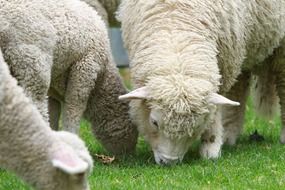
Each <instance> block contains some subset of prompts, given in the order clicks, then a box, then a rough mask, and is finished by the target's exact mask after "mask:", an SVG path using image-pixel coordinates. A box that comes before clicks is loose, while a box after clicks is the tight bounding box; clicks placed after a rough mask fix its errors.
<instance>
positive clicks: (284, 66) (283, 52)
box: [271, 42, 285, 144]
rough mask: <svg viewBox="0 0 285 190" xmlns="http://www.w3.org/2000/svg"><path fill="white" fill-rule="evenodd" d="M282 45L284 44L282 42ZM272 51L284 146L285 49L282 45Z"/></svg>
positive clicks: (281, 140)
mask: <svg viewBox="0 0 285 190" xmlns="http://www.w3.org/2000/svg"><path fill="white" fill-rule="evenodd" d="M283 44H285V43H284V42H283ZM283 44H282V46H281V47H280V48H278V49H276V50H275V51H274V54H273V58H272V64H273V66H272V68H273V72H274V73H271V74H273V75H276V90H277V93H278V96H279V101H280V102H279V103H280V108H281V121H282V128H281V134H280V142H281V143H282V144H285V58H284V57H285V48H284V45H283Z"/></svg>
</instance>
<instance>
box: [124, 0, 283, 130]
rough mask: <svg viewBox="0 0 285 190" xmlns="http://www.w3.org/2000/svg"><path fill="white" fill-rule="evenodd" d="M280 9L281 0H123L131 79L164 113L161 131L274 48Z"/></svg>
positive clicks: (200, 109) (200, 108) (202, 106)
mask: <svg viewBox="0 0 285 190" xmlns="http://www.w3.org/2000/svg"><path fill="white" fill-rule="evenodd" d="M284 8H285V2H284V1H283V0H277V1H271V0H259V1H243V0H236V1H227V0H191V1H189V0H149V1H140V0H123V1H122V5H121V7H120V11H119V17H120V20H121V22H122V31H123V38H124V42H125V45H126V48H127V49H128V52H129V56H130V60H131V71H132V80H133V83H134V86H135V88H138V87H142V86H146V87H148V90H149V96H150V100H148V101H147V104H148V105H149V106H150V107H158V108H160V109H163V110H166V111H165V112H166V113H168V114H166V115H165V120H166V121H168V123H167V124H166V127H165V129H164V131H165V133H167V134H169V133H175V131H176V133H178V132H179V131H180V127H179V125H177V123H183V122H184V121H190V122H191V120H193V119H190V118H192V117H194V116H193V114H192V113H195V114H198V115H200V114H203V113H205V111H207V110H208V108H207V103H206V102H205V101H206V99H207V96H208V95H209V94H211V93H213V92H220V93H222V94H224V93H226V92H227V91H229V89H230V88H231V87H232V86H233V84H234V83H235V81H236V78H237V77H238V75H239V74H240V73H241V71H242V69H245V70H251V69H252V68H253V66H255V65H256V64H259V63H261V62H262V61H263V60H264V59H265V58H266V57H268V56H269V55H270V54H271V53H272V52H273V49H274V48H276V47H277V46H278V45H279V42H280V40H281V39H282V38H283V37H284V31H285V17H284V13H285V12H284ZM135 110H136V109H133V111H135ZM185 113H188V114H185ZM194 120H195V117H194ZM146 122H147V121H146ZM169 122H171V123H169ZM175 123H176V124H175ZM191 126H193V125H190V126H188V127H187V125H184V127H182V128H183V130H184V131H185V133H187V131H192V130H189V129H188V128H189V127H191ZM174 128H175V129H174ZM178 128H179V129H178ZM189 135H190V134H189Z"/></svg>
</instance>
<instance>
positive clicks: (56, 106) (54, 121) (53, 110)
mask: <svg viewBox="0 0 285 190" xmlns="http://www.w3.org/2000/svg"><path fill="white" fill-rule="evenodd" d="M48 111H49V121H50V126H51V128H52V129H53V130H58V129H59V118H60V111H61V105H60V102H59V101H57V100H56V99H54V98H53V97H49V99H48Z"/></svg>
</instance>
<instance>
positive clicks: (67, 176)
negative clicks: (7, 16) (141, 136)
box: [0, 51, 93, 190]
mask: <svg viewBox="0 0 285 190" xmlns="http://www.w3.org/2000/svg"><path fill="white" fill-rule="evenodd" d="M0 139H1V140H0V166H1V168H5V169H7V170H10V171H12V172H15V173H16V174H17V175H18V176H20V177H21V178H22V179H24V180H25V181H27V182H28V183H29V184H30V185H32V186H33V187H35V188H36V189H39V190H87V189H89V187H88V182H87V177H88V176H87V175H88V173H89V172H91V169H92V164H93V163H92V158H91V156H90V155H89V153H88V150H87V148H86V147H85V145H84V143H83V142H82V141H81V140H80V139H79V138H78V137H77V136H76V135H74V134H71V133H68V132H54V131H52V130H51V129H50V128H49V127H48V125H47V124H46V123H45V122H44V120H43V118H42V116H41V115H40V113H39V112H38V110H37V109H36V107H35V106H34V105H33V104H32V103H31V101H30V100H29V99H28V98H27V97H26V96H25V95H24V92H23V90H22V88H21V87H19V86H17V81H16V80H15V79H14V78H12V76H11V75H10V73H9V70H8V67H7V65H6V63H5V62H4V60H3V57H2V53H1V51H0Z"/></svg>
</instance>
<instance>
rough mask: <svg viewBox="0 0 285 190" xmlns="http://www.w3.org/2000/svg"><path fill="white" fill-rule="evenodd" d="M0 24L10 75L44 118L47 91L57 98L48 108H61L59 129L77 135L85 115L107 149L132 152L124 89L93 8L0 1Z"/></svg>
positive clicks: (65, 0) (41, 0) (53, 1)
mask: <svg viewBox="0 0 285 190" xmlns="http://www.w3.org/2000/svg"><path fill="white" fill-rule="evenodd" d="M0 25H1V28H0V47H1V48H2V50H3V54H4V58H5V60H6V61H7V63H8V65H9V67H10V70H11V73H12V75H13V76H14V77H15V78H16V79H17V80H18V82H19V84H20V86H22V87H23V88H24V90H25V93H26V94H27V95H28V96H29V97H31V99H32V100H33V102H34V103H35V104H36V105H37V107H38V109H39V110H40V112H41V114H42V115H43V116H44V118H45V119H46V121H48V114H47V94H48V95H49V96H50V97H52V98H54V99H55V100H57V101H58V102H61V106H60V105H57V106H51V107H54V108H56V107H57V109H61V108H62V121H63V129H65V130H68V131H72V132H75V133H78V131H79V126H80V119H81V117H82V116H84V117H85V118H86V119H88V120H89V121H90V122H91V124H92V128H93V130H94V132H95V135H96V137H97V138H98V139H99V140H100V141H101V142H102V144H103V145H104V146H105V147H106V148H107V149H108V150H109V151H111V152H112V153H124V152H132V151H134V148H135V144H136V138H137V132H136V129H135V127H134V125H133V124H132V122H131V120H130V118H129V116H128V110H129V109H128V104H127V102H125V101H119V100H118V96H119V95H121V94H124V93H126V89H125V87H124V85H123V83H122V80H121V78H120V76H119V73H118V70H117V69H116V67H115V64H114V62H113V58H112V55H111V49H110V44H109V39H108V33H107V28H106V25H105V23H104V22H103V20H102V19H101V17H100V16H98V14H97V12H96V11H95V10H94V9H92V8H91V7H90V6H88V5H87V4H86V3H84V2H81V1H79V0H61V1H58V0H9V1H8V0H0ZM55 111H56V110H51V112H52V113H54V112H55ZM58 113H59V112H58ZM58 118H59V116H57V119H58ZM51 120H52V119H51ZM54 123H58V122H54ZM54 128H56V127H54Z"/></svg>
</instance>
